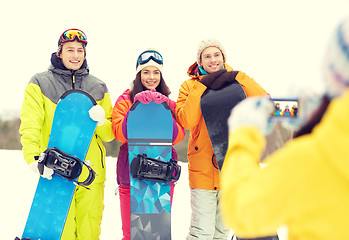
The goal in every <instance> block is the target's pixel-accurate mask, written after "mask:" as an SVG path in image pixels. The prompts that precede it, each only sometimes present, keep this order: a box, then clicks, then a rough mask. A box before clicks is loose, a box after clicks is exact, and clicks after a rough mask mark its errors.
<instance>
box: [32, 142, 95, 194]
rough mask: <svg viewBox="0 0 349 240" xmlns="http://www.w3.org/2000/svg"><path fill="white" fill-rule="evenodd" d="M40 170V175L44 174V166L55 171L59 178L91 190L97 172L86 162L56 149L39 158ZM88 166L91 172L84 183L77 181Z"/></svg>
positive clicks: (44, 153) (49, 149) (50, 149)
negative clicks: (83, 169) (90, 186)
mask: <svg viewBox="0 0 349 240" xmlns="http://www.w3.org/2000/svg"><path fill="white" fill-rule="evenodd" d="M38 160H39V162H38V169H39V172H40V174H43V172H44V166H46V167H48V168H51V169H53V171H54V173H55V174H57V175H58V176H60V177H62V178H65V179H67V180H68V181H71V182H73V183H74V184H75V185H79V186H82V187H85V188H87V189H89V188H88V187H86V186H88V185H90V184H91V183H92V182H93V180H94V179H95V174H96V172H95V171H93V169H92V168H91V167H90V166H89V164H87V163H86V162H85V161H81V160H80V159H79V158H77V157H73V156H72V155H70V154H68V153H65V152H63V151H61V150H59V149H58V148H56V147H53V148H48V149H46V150H45V151H44V152H43V153H41V154H40V156H39V157H38ZM84 165H85V166H86V167H87V169H88V170H89V175H88V177H87V178H86V179H85V181H83V182H79V181H76V180H75V179H77V178H78V177H79V176H80V174H81V172H82V167H83V166H84Z"/></svg>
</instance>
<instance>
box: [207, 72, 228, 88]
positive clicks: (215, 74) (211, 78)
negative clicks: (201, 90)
mask: <svg viewBox="0 0 349 240" xmlns="http://www.w3.org/2000/svg"><path fill="white" fill-rule="evenodd" d="M225 72H227V70H226V69H221V70H219V71H217V72H213V73H209V74H207V75H206V76H205V77H203V78H202V79H201V80H200V82H201V83H202V84H204V85H205V86H206V87H207V88H210V87H211V84H212V83H214V81H215V80H216V79H217V78H218V77H219V76H221V75H222V74H223V73H225Z"/></svg>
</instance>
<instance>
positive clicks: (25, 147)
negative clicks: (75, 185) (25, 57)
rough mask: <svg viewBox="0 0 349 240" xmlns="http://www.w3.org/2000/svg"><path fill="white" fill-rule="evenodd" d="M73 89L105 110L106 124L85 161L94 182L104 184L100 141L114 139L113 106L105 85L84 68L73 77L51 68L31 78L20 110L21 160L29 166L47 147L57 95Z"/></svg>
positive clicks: (91, 146) (100, 127) (103, 163)
mask: <svg viewBox="0 0 349 240" xmlns="http://www.w3.org/2000/svg"><path fill="white" fill-rule="evenodd" d="M72 88H77V89H81V90H84V91H85V92H88V93H89V94H90V95H92V97H94V98H95V100H96V101H97V103H98V104H99V105H101V106H102V107H103V108H104V110H105V116H106V121H105V123H104V124H103V125H102V126H98V127H97V128H96V130H95V135H94V137H93V139H92V141H91V144H90V148H89V151H88V153H87V156H86V160H89V161H90V162H91V166H92V168H93V170H95V172H96V173H97V175H96V178H95V180H94V181H95V182H104V181H105V153H106V151H105V147H104V146H103V144H102V141H105V142H109V141H111V140H113V139H114V135H113V132H112V123H111V117H112V106H111V99H110V95H109V92H108V89H107V87H106V85H105V84H104V83H103V82H102V81H100V80H99V79H97V78H95V77H94V76H92V75H90V74H89V71H88V69H87V68H83V69H79V70H78V71H76V72H75V74H74V75H73V74H72V72H71V71H69V70H62V69H59V68H56V67H54V66H52V65H51V66H50V68H49V70H48V71H46V72H43V73H38V74H36V75H35V76H33V77H32V79H31V81H30V82H29V84H28V85H27V86H26V89H25V93H24V101H23V104H22V108H21V114H20V119H21V126H20V129H19V132H20V134H21V135H22V136H21V143H22V151H23V155H24V159H25V160H26V162H27V163H28V164H29V163H31V162H33V161H34V156H38V155H40V153H41V152H43V151H44V150H45V149H46V148H47V144H48V139H49V136H50V132H51V125H52V121H53V115H54V112H55V109H56V106H57V102H58V101H59V98H60V96H61V95H62V94H63V93H64V92H66V91H67V90H70V89H72ZM86 174H87V170H86V168H83V172H82V174H81V176H80V179H86V176H87V175H86Z"/></svg>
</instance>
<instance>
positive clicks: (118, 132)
mask: <svg viewBox="0 0 349 240" xmlns="http://www.w3.org/2000/svg"><path fill="white" fill-rule="evenodd" d="M131 106H132V103H131V101H130V100H128V99H125V98H123V97H122V96H120V97H119V98H118V99H117V100H116V103H115V105H114V108H113V117H112V119H113V120H112V123H113V133H114V136H115V139H116V141H119V142H122V143H125V142H127V136H126V129H125V128H126V123H127V117H128V112H129V110H130V108H131Z"/></svg>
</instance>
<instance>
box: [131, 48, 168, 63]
mask: <svg viewBox="0 0 349 240" xmlns="http://www.w3.org/2000/svg"><path fill="white" fill-rule="evenodd" d="M150 59H152V60H154V61H155V62H157V63H159V64H163V59H162V56H161V54H160V53H158V52H157V51H154V50H148V51H145V52H142V53H141V54H140V55H139V57H138V60H137V61H138V63H139V64H144V63H147V62H149V60H150Z"/></svg>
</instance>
